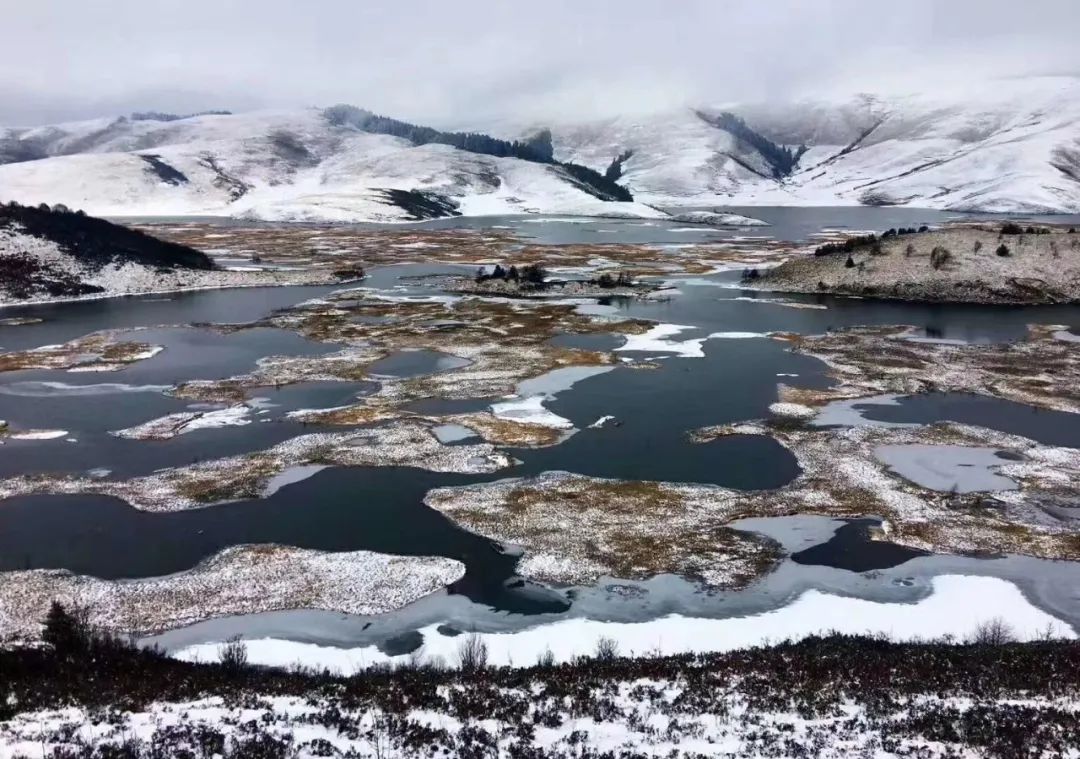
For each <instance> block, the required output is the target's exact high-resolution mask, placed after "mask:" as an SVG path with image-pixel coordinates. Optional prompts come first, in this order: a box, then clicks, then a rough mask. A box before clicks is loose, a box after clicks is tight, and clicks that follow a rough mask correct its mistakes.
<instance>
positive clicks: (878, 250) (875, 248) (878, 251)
mask: <svg viewBox="0 0 1080 759" xmlns="http://www.w3.org/2000/svg"><path fill="white" fill-rule="evenodd" d="M870 255H872V256H883V255H885V249H884V248H882V247H881V243H880V242H875V243H874V244H873V245H871V246H870Z"/></svg>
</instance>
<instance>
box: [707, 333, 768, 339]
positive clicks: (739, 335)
mask: <svg viewBox="0 0 1080 759" xmlns="http://www.w3.org/2000/svg"><path fill="white" fill-rule="evenodd" d="M768 336H769V335H768V333H767V332H713V333H712V334H711V335H709V337H708V339H709V340H713V339H722V340H749V339H751V338H755V337H768Z"/></svg>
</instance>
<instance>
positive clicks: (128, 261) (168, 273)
mask: <svg viewBox="0 0 1080 759" xmlns="http://www.w3.org/2000/svg"><path fill="white" fill-rule="evenodd" d="M214 268H215V267H214V263H213V262H212V261H211V260H210V259H209V258H208V257H207V256H206V255H205V254H203V253H200V252H199V251H197V250H194V249H192V248H188V247H186V246H184V245H178V244H177V243H172V242H166V241H164V240H159V239H157V238H155V237H151V236H149V235H146V234H143V233H142V232H139V231H136V230H132V229H128V228H127V227H122V226H119V225H117V224H110V223H109V222H107V221H104V220H103V219H95V218H93V217H90V216H85V215H82V214H76V213H72V212H69V211H66V210H63V209H58V210H49V209H46V208H37V207H25V206H19V205H16V204H10V205H4V206H0V304H7V303H11V302H16V301H25V300H28V299H34V300H42V299H50V298H64V297H80V296H87V295H116V294H123V293H129V292H145V291H151V290H154V289H160V288H168V289H175V288H178V287H182V286H184V285H185V284H190V283H193V282H197V281H198V280H199V279H200V278H205V276H213V275H214V274H216V272H214Z"/></svg>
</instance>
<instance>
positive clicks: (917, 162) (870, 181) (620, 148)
mask: <svg viewBox="0 0 1080 759" xmlns="http://www.w3.org/2000/svg"><path fill="white" fill-rule="evenodd" d="M342 108H351V109H352V110H351V111H349V113H350V114H353V115H355V114H356V113H359V114H366V116H365V118H361V119H359V120H356V119H352V120H351V121H350V120H349V119H346V121H347V122H348V123H343V122H342V120H341V113H342V111H341V109H342ZM335 109H337V115H338V118H337V119H336V120H335V119H334V118H331V114H333V113H334V111H335ZM154 116H155V115H154V114H145V113H144V114H138V118H128V117H121V118H116V119H108V118H105V119H95V120H90V121H85V122H73V123H67V124H56V125H50V126H43V127H32V128H9V129H0V201H11V200H14V201H18V202H22V203H35V204H36V203H41V202H46V203H64V204H66V205H69V206H71V207H75V208H83V209H85V210H87V211H88V212H90V213H93V214H96V215H109V216H147V215H153V216H187V215H225V216H237V217H243V218H252V219H267V220H310V221H407V220H412V219H414V218H415V217H414V215H413V214H412V213H411V212H410V209H409V208H407V207H403V206H401V205H399V204H397V203H396V202H395V201H394V200H393V199H394V198H402V197H405V198H413V199H414V200H415V198H416V197H419V196H416V195H410V194H411V193H420V194H421V196H422V197H425V198H428V199H429V200H430V201H431V202H432V203H433V205H431V206H430V208H431V209H435V210H434V211H432V213H437V212H438V209H440V208H441V209H447V210H446V214H447V215H449V214H450V213H457V214H464V215H487V214H516V213H547V214H579V215H595V216H604V215H612V216H639V217H651V218H657V217H663V216H664V214H663V212H661V211H659V210H657V209H658V208H660V207H663V208H668V207H701V206H714V205H750V206H753V205H910V206H922V207H929V208H938V209H946V210H957V211H988V212H1001V213H1008V212H1017V213H1055V212H1060V213H1078V212H1080V79H1074V78H1068V77H1056V78H1043V79H1033V80H1017V81H1014V82H1009V83H1006V84H1005V85H1002V86H998V87H995V88H993V89H989V90H987V91H985V92H977V93H974V94H962V95H956V96H951V97H937V98H935V97H931V96H923V95H915V96H903V97H883V96H873V95H865V94H860V95H855V96H851V97H847V98H834V99H832V100H813V101H812V100H803V101H797V102H793V103H786V104H775V103H773V104H742V105H740V104H731V103H726V104H721V105H717V106H702V107H696V108H690V107H687V108H682V109H675V110H671V111H666V112H660V113H656V114H653V115H651V116H635V117H611V118H608V119H601V120H595V121H588V122H574V121H568V120H565V119H563V120H561V121H560V120H552V121H550V122H543V123H539V122H535V121H534V122H530V123H516V124H515V123H513V122H511V121H505V122H502V123H495V122H492V123H488V124H474V125H468V126H461V125H459V126H458V127H456V128H454V129H446V130H443V129H435V128H431V127H422V126H417V125H413V124H408V123H407V122H402V121H399V120H396V119H391V118H386V117H379V116H375V115H374V114H370V113H369V112H366V111H363V110H362V109H358V108H353V107H351V106H350V107H343V106H335V107H332V108H329V109H314V108H312V109H303V110H293V111H257V112H252V113H240V114H228V113H212V114H195V115H192V116H188V117H174V116H172V115H169V114H161V116H162V118H161V119H157V118H155V117H154ZM372 124H374V125H375V126H372ZM402 130H404V131H402ZM402 135H404V136H402Z"/></svg>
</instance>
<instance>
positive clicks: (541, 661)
mask: <svg viewBox="0 0 1080 759" xmlns="http://www.w3.org/2000/svg"><path fill="white" fill-rule="evenodd" d="M536 666H538V667H554V666H555V654H553V653H552V652H551V649H550V648H545V649H544V650H543V652H542V653H541V654H540V655H539V656H537V657H536Z"/></svg>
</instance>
